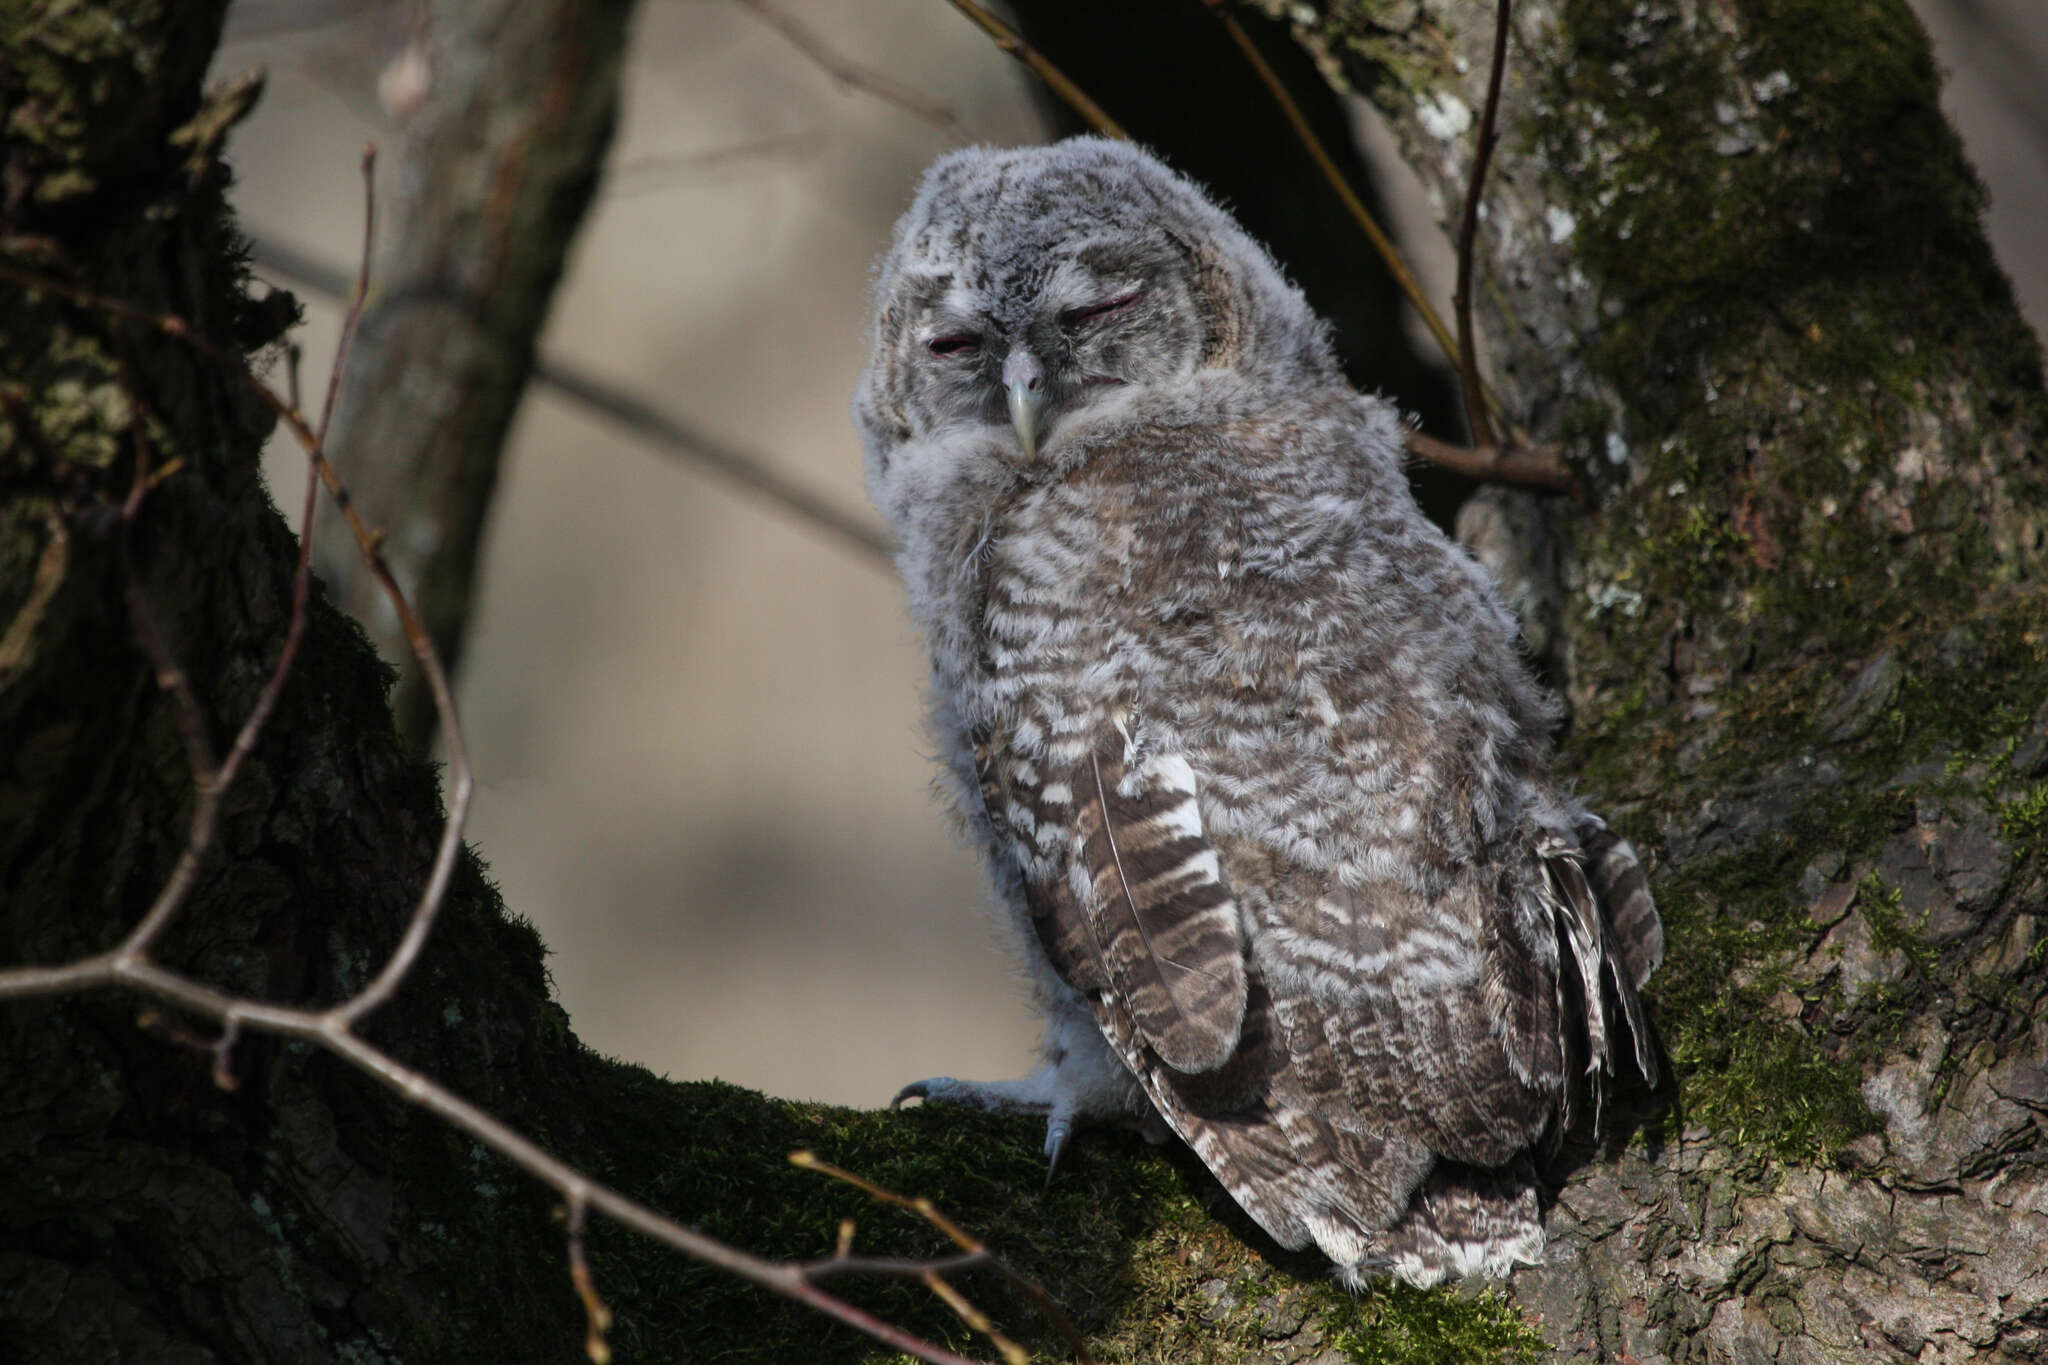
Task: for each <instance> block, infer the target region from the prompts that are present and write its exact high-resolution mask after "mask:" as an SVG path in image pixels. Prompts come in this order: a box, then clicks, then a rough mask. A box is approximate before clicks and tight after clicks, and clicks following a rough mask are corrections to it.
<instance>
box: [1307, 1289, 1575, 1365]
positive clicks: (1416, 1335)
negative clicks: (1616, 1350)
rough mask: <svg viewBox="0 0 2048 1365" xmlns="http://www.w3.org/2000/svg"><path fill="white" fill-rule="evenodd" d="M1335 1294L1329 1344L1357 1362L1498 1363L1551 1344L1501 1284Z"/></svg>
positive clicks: (1534, 1354) (1533, 1355)
mask: <svg viewBox="0 0 2048 1365" xmlns="http://www.w3.org/2000/svg"><path fill="white" fill-rule="evenodd" d="M1331 1297H1332V1299H1333V1300H1335V1302H1334V1304H1333V1306H1332V1307H1331V1309H1330V1311H1329V1315H1328V1317H1327V1318H1326V1319H1325V1321H1327V1322H1328V1323H1330V1325H1331V1332H1330V1341H1331V1344H1332V1345H1334V1346H1336V1347H1337V1349H1339V1350H1341V1351H1343V1352H1344V1353H1345V1355H1346V1356H1347V1357H1348V1358H1349V1359H1351V1360H1353V1361H1356V1362H1358V1365H1492V1362H1496V1361H1498V1362H1508V1361H1521V1360H1536V1359H1539V1358H1540V1357H1541V1356H1543V1355H1545V1354H1546V1353H1547V1352H1548V1350H1549V1343H1548V1342H1546V1341H1545V1340H1544V1339H1543V1336H1542V1334H1541V1333H1539V1332H1538V1331H1537V1330H1536V1329H1535V1328H1534V1327H1532V1326H1530V1325H1529V1322H1528V1320H1527V1319H1526V1318H1524V1317H1523V1316H1522V1315H1521V1314H1520V1313H1519V1312H1518V1311H1517V1310H1516V1309H1515V1307H1514V1305H1513V1304H1511V1303H1509V1302H1508V1300H1507V1297H1506V1296H1505V1295H1504V1294H1502V1293H1501V1292H1500V1291H1499V1290H1498V1289H1485V1290H1482V1291H1480V1292H1478V1293H1471V1294H1458V1293H1451V1292H1448V1291H1443V1290H1426V1289H1416V1288H1413V1287H1412V1286H1409V1285H1404V1284H1398V1283H1389V1284H1383V1285H1376V1286H1374V1287H1372V1288H1370V1289H1368V1290H1366V1291H1365V1292H1364V1293H1362V1294H1359V1295H1357V1296H1356V1297H1354V1298H1349V1299H1344V1298H1340V1297H1338V1296H1337V1295H1336V1294H1335V1293H1333V1294H1332V1296H1331Z"/></svg>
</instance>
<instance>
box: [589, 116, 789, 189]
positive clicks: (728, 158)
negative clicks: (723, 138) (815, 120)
mask: <svg viewBox="0 0 2048 1365" xmlns="http://www.w3.org/2000/svg"><path fill="white" fill-rule="evenodd" d="M826 142H827V139H826V136H825V134H824V133H823V132H822V131H820V130H818V129H815V128H813V129H808V130H806V131H804V132H800V133H781V134H778V135H777V136H775V137H764V138H758V139H756V140H755V141H752V142H740V143H735V144H733V145H732V146H729V147H713V148H711V149H709V150H708V151H702V152H677V153H673V154H671V155H666V156H641V157H634V158H633V159H632V160H630V161H615V162H613V163H612V164H611V166H610V167H608V168H607V169H606V171H605V185H604V189H603V191H602V193H603V195H604V197H605V198H606V199H607V200H611V199H620V198H624V197H626V196H628V195H633V194H641V193H645V192H647V191H650V190H662V189H668V188H670V186H669V185H668V184H665V183H663V182H664V180H669V179H682V178H684V177H687V176H692V175H702V174H704V173H705V172H707V171H722V170H727V169H730V168H733V167H739V168H742V169H758V168H761V167H765V166H768V165H769V164H771V163H773V162H774V161H776V160H777V159H780V158H787V159H788V160H789V161H792V162H793V161H797V160H800V159H807V158H810V157H812V156H814V155H815V154H816V153H817V152H818V151H819V150H820V149H822V148H823V147H824V146H825V145H826Z"/></svg>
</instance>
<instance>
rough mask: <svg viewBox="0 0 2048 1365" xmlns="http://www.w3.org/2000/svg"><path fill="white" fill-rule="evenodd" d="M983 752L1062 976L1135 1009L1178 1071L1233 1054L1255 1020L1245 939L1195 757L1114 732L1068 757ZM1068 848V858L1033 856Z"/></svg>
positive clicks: (1044, 938)
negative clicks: (1201, 802)
mask: <svg viewBox="0 0 2048 1365" xmlns="http://www.w3.org/2000/svg"><path fill="white" fill-rule="evenodd" d="M978 758H979V762H980V767H981V777H982V788H983V797H984V800H985V801H986V802H987V804H988V807H989V810H990V811H991V813H994V814H997V815H999V816H1000V817H1001V818H1002V820H1003V822H1004V823H1005V824H1007V825H1009V826H1010V828H1011V831H1012V834H1013V837H1016V836H1018V835H1022V836H1023V838H1022V839H1020V844H1021V845H1022V849H1023V851H1025V852H1026V858H1025V861H1026V866H1027V868H1030V867H1031V866H1032V865H1033V864H1034V862H1036V863H1037V865H1038V868H1039V870H1040V873H1041V875H1036V876H1032V875H1027V877H1026V896H1027V899H1028V900H1029V902H1030V906H1031V915H1032V924H1033V927H1034V929H1036V931H1037V933H1038V938H1039V941H1040V942H1041V943H1042V944H1043V945H1044V946H1045V950H1046V953H1047V955H1048V956H1049V957H1050V958H1051V959H1052V963H1053V966H1054V968H1055V969H1056V970H1058V972H1059V973H1060V975H1061V977H1062V978H1064V979H1065V980H1066V981H1067V982H1068V984H1070V985H1072V986H1074V987H1075V988H1076V989H1077V990H1080V991H1083V992H1084V993H1086V994H1088V995H1090V996H1092V997H1094V998H1095V999H1096V1000H1097V1001H1098V1002H1099V1007H1109V1008H1115V1009H1117V1010H1119V1011H1120V1012H1121V1013H1123V1014H1124V1015H1127V1016H1128V1019H1129V1023H1130V1025H1131V1027H1132V1029H1133V1030H1134V1031H1135V1033H1136V1036H1137V1037H1139V1038H1141V1039H1142V1040H1143V1041H1144V1043H1145V1044H1146V1045H1148V1046H1149V1047H1150V1048H1151V1050H1152V1052H1153V1053H1154V1054H1155V1055H1156V1056H1157V1057H1158V1058H1159V1060H1160V1061H1162V1062H1164V1063H1165V1064H1166V1065H1167V1066H1169V1067H1171V1068H1173V1069H1174V1070H1175V1071H1178V1072H1182V1073H1184V1074H1190V1075H1193V1074H1200V1073H1203V1072H1208V1071H1213V1070H1215V1069H1216V1068H1218V1067H1220V1066H1222V1065H1223V1064H1224V1063H1225V1062H1227V1061H1228V1060H1229V1059H1230V1058H1231V1056H1232V1055H1233V1054H1234V1053H1235V1052H1236V1051H1237V1047H1238V1041H1239V1035H1240V1031H1241V1030H1242V1028H1243V1025H1244V1017H1245V952H1244V937H1243V930H1242V929H1241V927H1240V926H1239V923H1238V914H1237V905H1236V903H1235V901H1233V900H1232V898H1231V895H1230V890H1229V888H1228V887H1227V886H1226V885H1225V884H1224V880H1223V869H1222V866H1221V865H1220V864H1219V863H1218V861H1217V857H1216V850H1215V849H1214V848H1213V847H1212V846H1211V845H1210V843H1209V840H1208V839H1207V838H1206V837H1205V835H1204V833H1203V830H1202V816H1201V811H1200V809H1199V807H1198V806H1197V804H1196V799H1195V775H1194V772H1193V770H1192V769H1191V768H1190V767H1189V766H1188V762H1187V759H1186V758H1184V757H1183V756H1181V755H1180V754H1177V753H1161V754H1148V755H1143V756H1140V755H1137V754H1135V753H1134V752H1133V751H1132V749H1131V746H1130V745H1129V744H1128V743H1127V742H1126V741H1125V740H1124V739H1123V737H1122V736H1121V735H1119V734H1116V733H1114V732H1112V733H1110V734H1107V735H1105V736H1103V737H1102V738H1100V739H1099V740H1098V741H1097V742H1096V743H1094V744H1092V745H1088V746H1084V748H1083V752H1082V753H1081V754H1080V756H1079V758H1078V759H1076V760H1075V761H1073V762H1071V763H1066V764H1059V765H1053V764H1033V763H1029V762H1025V761H1021V760H1019V759H1018V758H1017V757H1016V756H1015V755H1014V754H1013V753H1011V752H1010V751H1008V750H1002V751H997V752H990V751H986V750H985V751H984V752H983V753H982V754H980V755H978ZM1061 843H1064V844H1065V845H1066V848H1065V849H1060V850H1058V852H1061V853H1064V854H1065V855H1066V856H1065V857H1064V858H1060V857H1053V858H1050V859H1034V858H1033V857H1032V856H1031V851H1032V850H1045V851H1051V850H1049V849H1048V846H1054V847H1056V846H1057V845H1059V844H1061ZM1063 864H1064V865H1063Z"/></svg>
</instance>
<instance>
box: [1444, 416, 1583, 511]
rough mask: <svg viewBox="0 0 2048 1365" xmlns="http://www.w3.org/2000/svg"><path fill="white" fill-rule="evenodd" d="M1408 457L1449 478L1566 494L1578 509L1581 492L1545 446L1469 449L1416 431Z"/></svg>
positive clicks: (1560, 462)
mask: <svg viewBox="0 0 2048 1365" xmlns="http://www.w3.org/2000/svg"><path fill="white" fill-rule="evenodd" d="M1408 453H1409V454H1411V455H1413V456H1415V457H1416V458H1417V459H1422V460H1427V461H1429V462H1430V463H1431V464H1433V465H1436V466H1438V467H1439V468H1442V469H1448V470H1450V471H1451V472H1452V473H1453V474H1462V475H1464V476H1465V477H1466V478H1468V479H1472V480H1475V481H1476V482H1479V483H1504V484H1511V485H1513V486H1515V487H1517V488H1539V489H1544V490H1546V491H1548V492H1552V493H1565V494H1569V495H1570V496H1571V498H1572V499H1573V500H1574V501H1576V502H1578V503H1579V504H1580V505H1582V506H1583V505H1584V503H1585V494H1584V490H1583V489H1581V488H1580V487H1579V481H1578V478H1577V476H1575V475H1574V474H1573V473H1572V471H1571V469H1570V468H1569V467H1568V466H1567V465H1566V464H1565V463H1564V461H1563V460H1561V459H1559V458H1558V455H1557V452H1556V451H1554V450H1552V449H1550V448H1549V447H1547V446H1507V447H1496V446H1482V447H1478V448H1472V447H1467V446H1460V445H1452V444H1451V443H1450V442H1449V441H1439V440H1437V439H1436V438H1435V437H1434V436H1424V435H1423V434H1422V433H1421V432H1419V431H1410V432H1409V433H1408Z"/></svg>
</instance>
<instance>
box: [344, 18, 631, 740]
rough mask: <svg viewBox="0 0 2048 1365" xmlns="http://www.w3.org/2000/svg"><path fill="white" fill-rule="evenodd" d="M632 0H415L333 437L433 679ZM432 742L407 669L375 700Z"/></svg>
mask: <svg viewBox="0 0 2048 1365" xmlns="http://www.w3.org/2000/svg"><path fill="white" fill-rule="evenodd" d="M632 9H633V3H632V0H546V2H545V3H535V0H429V4H428V9H427V16H428V17H427V21H426V25H425V28H424V30H423V32H424V35H425V40H426V42H427V43H428V45H429V46H428V50H427V51H426V53H425V55H424V56H423V58H422V62H423V65H422V70H423V71H424V72H427V73H431V75H430V77H429V83H428V84H427V85H426V87H425V90H424V103H423V104H422V105H421V106H420V108H419V111H418V112H417V113H416V114H414V115H413V116H412V117H411V118H410V120H409V121H408V122H407V125H406V127H407V138H406V143H405V147H404V151H403V154H402V156H401V158H400V161H401V164H400V165H399V167H398V168H397V180H398V187H399V188H398V196H397V204H396V208H397V215H396V216H397V218H398V220H399V221H398V222H397V224H396V230H395V232H394V233H393V234H392V239H391V247H390V249H389V251H388V252H387V253H386V254H385V264H384V265H383V266H381V267H380V269H379V272H378V273H379V275H380V277H381V279H382V284H381V286H380V288H379V290H378V292H377V293H376V294H374V295H372V296H371V299H370V302H369V306H368V309H367V310H366V311H365V313H364V314H363V320H362V329H361V335H360V337H359V338H358V340H357V343H356V349H357V356H356V360H355V362H354V364H352V365H351V367H350V370H349V377H348V380H347V382H346V383H345V384H344V386H343V388H342V391H341V395H340V400H339V403H338V405H337V406H336V408H335V413H334V427H333V431H332V433H331V439H332V443H333V448H334V452H335V456H336V458H337V459H338V460H339V461H341V462H342V463H344V464H345V465H347V466H348V468H349V469H350V471H351V476H352V478H353V479H354V480H355V483H356V487H357V493H358V496H359V497H360V498H361V500H362V502H363V504H364V505H365V506H366V507H367V508H368V509H369V511H370V513H371V514H372V516H373V517H374V519H376V520H377V521H378V522H379V523H380V524H381V525H382V526H383V527H384V528H385V530H386V532H387V540H386V550H385V553H386V555H387V556H388V557H389V559H390V562H391V566H392V570H393V572H394V573H395V574H396V575H397V576H398V579H399V581H400V582H402V583H404V584H405V585H407V588H408V591H409V593H410V595H411V597H412V599H413V601H414V603H415V605H416V608H417V610H418V612H419V614H420V617H421V619H422V620H423V621H424V622H425V623H426V628H427V630H428V632H429V634H430V635H431V636H432V637H433V640H434V646H435V649H436V651H437V653H438V654H439V656H440V658H441V659H442V660H443V662H444V666H445V667H446V668H447V669H448V670H449V672H450V673H451V674H453V673H454V672H455V671H456V670H457V669H458V668H459V666H460V663H461V658H462V648H463V641H464V635H465V631H466V628H467V624H468V618H469V612H470V601H471V595H472V592H473V589H474V584H475V578H476V562H477V556H478V552H479V548H480V545H481V542H482V538H483V529H484V524H485V522H486V520H487V518H488V516H489V512H490V505H491V498H492V494H493V492H494V491H495V489H496V487H497V479H498V467H499V460H500V458H501V455H502V451H503V447H504V442H505V437H506V434H507V432H508V431H509V429H510V427H511V424H512V418H513V415H514V413H515V412H516V411H517V409H518V404H519V399H520V396H521V394H522V393H523V392H524V390H525V386H526V381H527V378H528V376H529V374H530V372H531V370H532V366H533V358H534V347H535V338H536V337H537V336H538V335H539V333H540V329H541V327H542V325H543V324H544V323H545V321H546V318H547V313H548V308H549V304H550V302H551V300H552V297H553V294H554V290H555V285H556V283H557V281H558V280H559V279H560V278H561V273H562V268H563V265H564V262H565V260H566V258H567V254H568V250H569V244H570V242H571V241H572V240H573V239H574V237H575V234H576V231H577V228H578V227H579V226H580V224H581V222H582V219H583V215H584V211H585V209H586V208H587V207H588V206H589V203H590V200H591V197H592V194H593V192H594V190H595V188H596V185H597V180H598V174H599V168H600V167H601V166H602V164H603V161H604V154H605V150H606V148H607V146H608V145H609V144H610V140H611V134H612V128H613V125H614V123H615V122H616V117H617V102H618V82H619V71H620V66H621V63H622V61H623V58H624V47H625V38H626V27H627V20H628V18H629V17H630V14H631V12H632ZM315 539H316V544H315V547H314V550H315V554H316V555H317V556H318V557H319V559H320V566H321V568H322V571H323V573H324V574H325V575H326V576H327V577H328V579H329V581H330V582H331V583H332V584H333V585H334V588H335V594H336V596H337V597H338V598H339V599H340V600H341V601H342V602H343V604H344V605H345V606H346V607H347V608H348V609H349V610H350V611H351V612H353V613H354V614H355V616H356V617H357V618H358V619H359V620H360V621H362V623H363V625H364V627H365V629H366V630H367V631H368V632H369V634H370V636H371V638H372V640H373V641H375V642H376V644H377V645H378V648H379V651H380V652H381V653H383V654H384V655H385V657H387V658H389V659H392V660H394V661H396V660H402V659H405V658H406V657H407V654H406V650H405V647H404V642H403V639H402V634H401V632H400V630H399V623H398V622H397V621H396V620H395V619H394V618H393V616H392V614H391V612H390V610H389V609H388V608H387V607H386V606H385V604H384V598H383V595H382V594H381V593H380V592H379V590H378V587H377V585H376V584H375V583H374V582H373V581H372V580H371V578H370V576H369V575H368V574H366V573H365V572H364V571H363V570H361V569H360V568H359V567H358V566H357V562H356V559H355V556H354V554H353V553H352V551H351V548H350V547H349V546H348V544H347V543H346V537H344V536H343V535H341V534H340V533H339V531H338V530H327V531H323V532H320V533H318V534H316V537H315ZM392 709H393V712H394V714H395V716H396V718H397V721H398V728H399V733H400V735H401V736H402V737H403V738H404V740H405V742H406V743H407V744H408V745H409V746H410V747H412V748H413V749H414V750H415V751H423V750H425V749H426V748H427V747H428V746H429V744H430V743H431V740H432V736H433V731H434V724H435V711H434V707H433V705H432V702H431V700H430V698H429V697H428V695H427V689H426V686H425V683H424V680H423V678H422V677H421V675H420V673H419V671H418V670H417V669H415V668H408V669H407V670H406V671H405V672H404V674H403V676H402V679H401V681H400V683H399V685H398V689H397V691H396V692H395V693H394V694H393V697H392Z"/></svg>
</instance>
